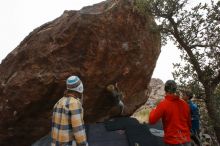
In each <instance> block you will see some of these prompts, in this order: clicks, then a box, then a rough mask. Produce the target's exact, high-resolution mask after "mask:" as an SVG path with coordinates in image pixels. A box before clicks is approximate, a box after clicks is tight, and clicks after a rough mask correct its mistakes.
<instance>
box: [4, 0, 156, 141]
mask: <svg viewBox="0 0 220 146" xmlns="http://www.w3.org/2000/svg"><path fill="white" fill-rule="evenodd" d="M153 25H155V22H154V21H153V18H151V17H150V16H149V17H148V18H146V17H144V16H141V15H140V14H138V13H137V12H136V11H135V10H134V8H133V4H132V3H131V2H129V1H126V0H121V1H116V2H115V1H114V2H113V1H108V2H102V3H100V4H97V5H94V6H91V7H86V8H83V9H82V10H80V11H65V12H64V14H63V15H62V16H60V17H59V18H57V19H55V20H54V21H51V22H48V23H46V24H44V25H42V26H41V27H39V28H37V29H35V30H34V31H33V32H31V33H30V34H29V35H28V36H27V37H26V38H25V39H24V40H23V41H22V42H21V43H20V45H19V46H18V47H17V48H15V49H14V50H13V51H12V52H11V53H10V54H9V55H8V56H7V57H6V58H5V59H4V60H3V62H2V63H1V65H0V81H1V85H0V114H1V116H0V125H1V131H4V132H2V133H1V134H0V141H2V142H3V143H4V142H6V141H8V142H9V143H8V144H9V145H10V143H13V142H11V141H10V140H13V141H14V144H16V143H20V145H26V144H27V145H29V144H30V143H31V142H33V141H34V140H36V139H38V138H39V137H41V136H42V135H44V134H46V133H47V132H49V129H50V121H51V110H52V107H53V105H54V104H55V102H56V101H57V100H58V99H59V98H61V97H62V95H63V92H64V90H65V80H66V78H67V77H68V76H70V75H73V74H74V75H78V76H79V77H80V78H81V80H82V81H83V83H84V87H85V92H84V97H85V101H84V109H85V121H86V123H91V122H96V121H102V120H103V119H107V118H109V117H111V116H113V115H114V112H112V108H114V107H113V105H112V104H111V100H110V99H109V98H108V97H107V96H106V86H107V85H109V84H115V83H117V84H118V87H119V88H120V90H121V91H122V92H123V94H124V99H123V101H124V103H125V111H124V115H131V114H132V113H133V111H135V109H137V108H138V107H139V106H140V105H141V104H143V103H144V102H145V101H146V100H147V98H148V96H147V94H146V93H147V92H146V90H147V86H148V83H149V81H150V78H151V75H152V72H153V70H154V67H155V64H156V61H157V58H158V56H159V53H160V35H159V33H155V32H153V31H151V27H150V26H153ZM4 144H5V143H4ZM12 145H13V144H12Z"/></svg>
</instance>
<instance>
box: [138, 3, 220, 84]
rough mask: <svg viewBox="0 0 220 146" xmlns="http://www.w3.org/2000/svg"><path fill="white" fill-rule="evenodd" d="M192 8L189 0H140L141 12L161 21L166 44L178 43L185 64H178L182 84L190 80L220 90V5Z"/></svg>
mask: <svg viewBox="0 0 220 146" xmlns="http://www.w3.org/2000/svg"><path fill="white" fill-rule="evenodd" d="M210 2H211V3H210V4H206V3H199V4H198V5H196V6H190V5H189V3H188V0H136V4H137V7H138V8H139V10H140V12H141V13H148V14H149V13H151V14H153V15H154V16H155V17H156V18H157V21H158V29H159V30H160V31H161V33H162V38H163V42H164V43H166V41H167V39H170V40H172V41H174V43H175V44H176V45H177V47H178V48H179V49H180V50H181V52H182V54H181V59H182V61H183V62H184V63H176V64H174V66H175V68H176V71H175V72H174V73H173V75H174V77H175V78H176V79H179V81H180V82H181V83H186V82H187V81H189V79H193V80H195V82H197V81H199V82H201V83H202V85H206V86H207V85H209V86H211V87H214V88H215V87H216V86H217V85H218V84H219V82H220V2H214V1H210Z"/></svg>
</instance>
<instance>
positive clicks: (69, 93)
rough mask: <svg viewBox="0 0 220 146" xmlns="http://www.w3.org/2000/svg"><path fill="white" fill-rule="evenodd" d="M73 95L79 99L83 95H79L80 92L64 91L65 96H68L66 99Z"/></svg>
mask: <svg viewBox="0 0 220 146" xmlns="http://www.w3.org/2000/svg"><path fill="white" fill-rule="evenodd" d="M71 94H74V95H76V96H77V98H80V94H81V93H78V92H76V91H73V90H68V89H67V90H65V91H64V96H66V97H68V96H70V95H71Z"/></svg>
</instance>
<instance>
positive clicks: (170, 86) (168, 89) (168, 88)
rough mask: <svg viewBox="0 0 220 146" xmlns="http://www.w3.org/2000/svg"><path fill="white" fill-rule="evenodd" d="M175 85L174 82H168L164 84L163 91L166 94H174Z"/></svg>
mask: <svg viewBox="0 0 220 146" xmlns="http://www.w3.org/2000/svg"><path fill="white" fill-rule="evenodd" d="M176 89H177V85H176V82H175V81H174V80H168V81H166V83H165V87H164V90H165V91H166V92H168V93H176Z"/></svg>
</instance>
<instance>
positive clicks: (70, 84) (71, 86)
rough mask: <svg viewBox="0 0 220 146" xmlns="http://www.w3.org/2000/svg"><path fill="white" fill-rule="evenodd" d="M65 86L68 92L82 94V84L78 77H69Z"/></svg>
mask: <svg viewBox="0 0 220 146" xmlns="http://www.w3.org/2000/svg"><path fill="white" fill-rule="evenodd" d="M66 86H67V89H68V90H72V91H76V92H79V93H83V84H82V81H81V80H80V79H79V77H78V76H70V77H69V78H68V79H67V80H66Z"/></svg>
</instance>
